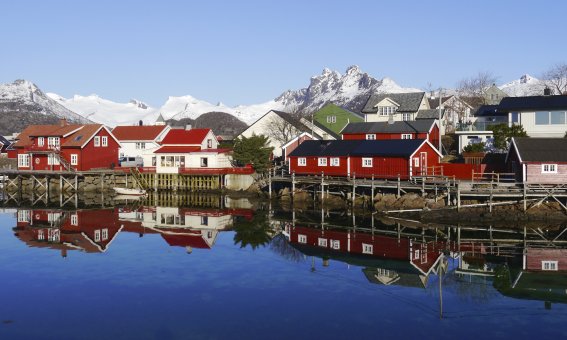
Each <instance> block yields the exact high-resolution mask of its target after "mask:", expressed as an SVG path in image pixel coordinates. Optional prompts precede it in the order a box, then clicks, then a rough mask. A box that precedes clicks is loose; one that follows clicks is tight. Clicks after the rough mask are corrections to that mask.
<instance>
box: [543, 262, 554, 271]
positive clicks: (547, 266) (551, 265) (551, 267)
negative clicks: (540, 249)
mask: <svg viewBox="0 0 567 340" xmlns="http://www.w3.org/2000/svg"><path fill="white" fill-rule="evenodd" d="M541 270H558V268H557V261H541Z"/></svg>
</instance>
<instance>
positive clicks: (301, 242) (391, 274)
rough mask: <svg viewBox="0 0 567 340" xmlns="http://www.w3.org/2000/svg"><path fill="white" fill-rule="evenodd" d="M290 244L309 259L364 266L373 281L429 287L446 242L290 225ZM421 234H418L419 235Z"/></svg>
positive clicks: (368, 277) (288, 230) (287, 230)
mask: <svg viewBox="0 0 567 340" xmlns="http://www.w3.org/2000/svg"><path fill="white" fill-rule="evenodd" d="M286 233H287V234H288V235H289V240H290V242H291V244H292V245H293V246H294V247H295V248H297V249H298V250H299V251H301V252H302V253H304V254H305V255H308V256H315V257H319V258H322V259H323V264H324V265H328V260H329V259H332V260H336V261H341V262H345V263H348V264H352V265H355V266H360V267H365V268H364V269H363V272H364V275H365V276H366V277H367V279H368V280H369V281H370V282H373V283H380V284H384V285H392V284H395V285H403V286H411V287H426V286H427V282H428V278H429V274H430V273H431V272H436V271H435V268H436V266H437V264H438V263H439V261H440V260H441V259H442V258H443V255H442V252H443V249H444V246H445V244H444V242H435V241H432V240H430V241H426V240H423V241H421V240H419V239H418V238H417V237H414V238H412V237H407V236H404V237H396V236H394V235H384V234H381V233H380V232H379V231H375V232H374V233H369V232H368V231H365V232H362V231H359V230H356V231H355V230H354V229H346V230H344V229H343V230H337V229H320V228H310V227H299V226H295V227H294V226H288V227H287V228H286ZM418 234H419V233H418Z"/></svg>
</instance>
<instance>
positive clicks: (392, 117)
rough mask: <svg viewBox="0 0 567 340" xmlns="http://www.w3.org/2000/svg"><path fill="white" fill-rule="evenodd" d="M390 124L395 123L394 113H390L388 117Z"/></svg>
mask: <svg viewBox="0 0 567 340" xmlns="http://www.w3.org/2000/svg"><path fill="white" fill-rule="evenodd" d="M388 124H394V115H393V114H391V113H390V116H389V117H388Z"/></svg>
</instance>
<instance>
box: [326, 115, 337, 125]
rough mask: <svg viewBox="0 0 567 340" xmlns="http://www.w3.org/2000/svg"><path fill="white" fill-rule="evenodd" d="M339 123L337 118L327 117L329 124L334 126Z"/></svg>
mask: <svg viewBox="0 0 567 340" xmlns="http://www.w3.org/2000/svg"><path fill="white" fill-rule="evenodd" d="M336 122H337V116H327V123H329V124H333V123H336Z"/></svg>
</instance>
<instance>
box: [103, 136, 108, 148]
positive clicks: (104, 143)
mask: <svg viewBox="0 0 567 340" xmlns="http://www.w3.org/2000/svg"><path fill="white" fill-rule="evenodd" d="M102 146H108V136H102Z"/></svg>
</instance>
